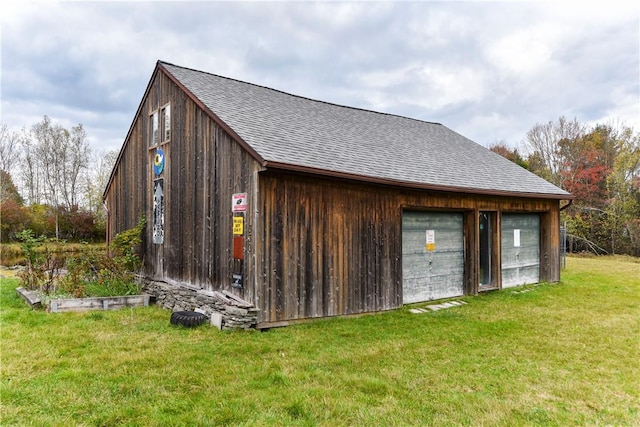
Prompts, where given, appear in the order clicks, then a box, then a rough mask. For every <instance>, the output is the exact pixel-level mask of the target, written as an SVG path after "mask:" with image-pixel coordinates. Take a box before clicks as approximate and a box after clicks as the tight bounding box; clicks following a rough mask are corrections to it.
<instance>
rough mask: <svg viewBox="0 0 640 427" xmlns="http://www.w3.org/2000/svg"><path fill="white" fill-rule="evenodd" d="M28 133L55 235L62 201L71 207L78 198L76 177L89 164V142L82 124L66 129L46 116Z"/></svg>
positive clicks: (78, 177) (64, 204) (79, 175)
mask: <svg viewBox="0 0 640 427" xmlns="http://www.w3.org/2000/svg"><path fill="white" fill-rule="evenodd" d="M32 134H33V137H34V139H35V141H36V144H35V147H36V149H37V150H36V151H37V152H38V153H39V158H38V160H39V161H40V162H41V164H42V166H41V169H42V176H43V182H44V184H45V196H46V200H47V201H48V202H49V204H50V205H51V206H52V207H53V209H54V211H55V215H56V238H57V237H58V236H59V224H58V217H59V207H60V206H61V205H63V206H66V207H67V209H69V210H71V209H72V208H73V207H74V206H77V204H78V202H79V197H80V194H79V190H80V188H79V187H80V185H79V179H80V177H81V174H82V172H84V170H86V169H87V167H88V164H89V155H90V150H89V144H88V142H87V138H86V132H85V131H84V129H83V127H82V125H78V126H75V127H74V128H72V130H71V132H70V131H68V130H67V129H65V128H63V127H62V126H60V125H54V124H52V122H51V119H50V118H49V117H47V116H44V118H43V120H42V122H40V123H37V124H35V125H34V126H33V127H32ZM33 154H34V153H30V155H33ZM31 160H33V158H32V157H31Z"/></svg>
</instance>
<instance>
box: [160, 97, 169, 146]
mask: <svg viewBox="0 0 640 427" xmlns="http://www.w3.org/2000/svg"><path fill="white" fill-rule="evenodd" d="M160 126H162V130H161V133H162V136H161V138H162V142H166V141H169V140H170V139H171V106H170V105H167V106H166V107H164V108H163V109H162V110H161V112H160Z"/></svg>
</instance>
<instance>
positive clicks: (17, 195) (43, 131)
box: [0, 116, 118, 242]
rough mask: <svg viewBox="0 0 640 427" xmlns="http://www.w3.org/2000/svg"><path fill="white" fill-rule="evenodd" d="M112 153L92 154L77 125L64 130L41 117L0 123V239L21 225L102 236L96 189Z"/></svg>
mask: <svg viewBox="0 0 640 427" xmlns="http://www.w3.org/2000/svg"><path fill="white" fill-rule="evenodd" d="M117 155H118V152H117V151H110V152H106V153H93V152H92V150H91V148H90V146H89V142H88V137H87V133H86V131H85V129H84V128H83V126H82V124H78V125H77V126H73V127H71V129H67V128H65V127H63V126H61V125H60V124H56V123H54V122H53V121H52V120H51V119H50V118H49V117H47V116H44V117H43V119H42V120H41V121H40V122H38V123H36V124H34V125H32V126H31V127H30V128H27V127H24V128H22V129H20V130H13V129H10V128H9V127H8V126H7V125H6V124H2V125H0V241H2V242H7V241H11V240H14V239H15V237H16V234H17V233H18V232H20V231H22V230H24V229H31V230H32V231H33V232H34V233H36V234H37V235H39V236H46V237H51V238H56V239H65V240H71V241H100V240H104V238H105V222H106V215H105V212H104V210H103V208H102V192H103V191H104V188H105V186H106V183H107V181H108V179H109V176H110V173H111V169H112V167H113V165H114V163H115V160H116V158H117Z"/></svg>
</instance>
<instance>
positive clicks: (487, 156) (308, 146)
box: [159, 62, 569, 198]
mask: <svg viewBox="0 0 640 427" xmlns="http://www.w3.org/2000/svg"><path fill="white" fill-rule="evenodd" d="M159 64H160V65H161V66H162V67H163V68H164V69H165V70H166V71H167V72H168V73H170V74H171V75H172V76H173V77H174V78H175V79H177V80H178V81H179V82H180V83H181V84H182V85H183V86H184V87H185V88H186V89H187V90H188V91H189V92H191V94H192V95H193V96H194V97H196V98H197V99H199V100H200V101H201V102H202V103H203V104H204V105H205V106H206V107H207V108H209V109H210V110H211V111H212V112H213V113H214V114H215V115H217V116H218V117H219V118H220V120H222V121H223V122H224V123H225V124H226V125H227V126H229V127H230V128H231V129H233V131H235V133H236V134H237V135H238V136H240V137H241V138H242V139H243V140H244V142H245V143H246V144H248V145H249V146H250V147H251V148H253V149H254V150H255V152H256V153H258V155H259V156H260V157H262V159H263V160H264V161H266V166H267V168H268V167H269V163H270V162H271V163H278V164H285V165H291V166H295V167H303V168H314V169H319V170H324V171H327V172H328V173H338V174H349V175H356V176H360V177H362V178H363V179H371V180H376V181H380V180H382V181H385V182H386V181H391V182H397V183H398V184H402V185H410V186H416V187H430V186H432V187H433V188H443V187H447V188H449V187H452V188H457V189H459V190H460V191H464V192H481V193H522V195H523V196H526V195H527V194H529V195H547V196H551V197H558V198H561V197H560V196H569V194H568V193H567V192H565V191H564V190H562V189H560V188H558V187H556V186H554V185H552V184H551V183H549V182H547V181H545V180H544V179H542V178H540V177H538V176H537V175H535V174H533V173H531V172H529V171H527V170H525V169H523V168H521V167H520V166H518V165H516V164H514V163H512V162H510V161H509V160H507V159H505V158H503V157H501V156H499V155H497V154H495V153H493V152H491V151H490V150H488V149H486V148H485V147H482V146H481V145H479V144H477V143H475V142H473V141H471V140H470V139H467V138H465V137H464V136H462V135H460V134H458V133H456V132H454V131H452V130H451V129H449V128H447V127H445V126H443V125H441V124H438V123H429V122H424V121H420V120H416V119H411V118H406V117H401V116H397V115H392V114H384V113H379V112H374V111H368V110H362V109H357V108H352V107H346V106H341V105H335V104H331V103H327V102H322V101H316V100H312V99H308V98H304V97H299V96H295V95H291V94H288V93H284V92H281V91H278V90H274V89H270V88H266V87H263V86H258V85H254V84H251V83H245V82H241V81H238V80H234V79H230V78H226V77H221V76H217V75H214V74H210V73H206V72H202V71H196V70H192V69H188V68H184V67H179V66H175V65H172V64H168V63H166V62H159Z"/></svg>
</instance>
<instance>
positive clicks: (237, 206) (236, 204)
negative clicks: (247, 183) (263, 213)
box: [231, 193, 247, 212]
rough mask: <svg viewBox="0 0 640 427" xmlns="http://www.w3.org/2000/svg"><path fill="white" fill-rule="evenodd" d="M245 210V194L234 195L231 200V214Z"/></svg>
mask: <svg viewBox="0 0 640 427" xmlns="http://www.w3.org/2000/svg"><path fill="white" fill-rule="evenodd" d="M246 210H247V193H235V194H234V195H233V196H232V198H231V212H245V211H246Z"/></svg>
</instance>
